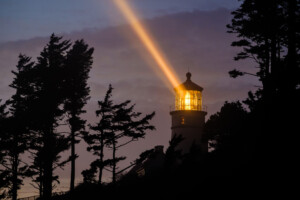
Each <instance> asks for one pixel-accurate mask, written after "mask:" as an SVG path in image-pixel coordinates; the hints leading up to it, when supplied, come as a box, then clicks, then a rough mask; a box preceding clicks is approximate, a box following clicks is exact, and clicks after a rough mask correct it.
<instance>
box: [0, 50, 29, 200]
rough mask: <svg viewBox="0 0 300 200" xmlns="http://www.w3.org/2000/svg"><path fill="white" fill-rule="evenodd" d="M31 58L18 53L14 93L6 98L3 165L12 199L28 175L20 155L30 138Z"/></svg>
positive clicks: (14, 199) (26, 167) (13, 83)
mask: <svg viewBox="0 0 300 200" xmlns="http://www.w3.org/2000/svg"><path fill="white" fill-rule="evenodd" d="M30 59H31V58H29V57H27V56H25V55H20V56H19V62H18V65H17V71H16V72H15V71H12V73H13V74H14V75H15V78H14V80H13V82H12V84H11V85H10V87H12V88H14V89H15V91H16V92H15V94H14V95H13V96H12V97H11V99H10V100H8V102H7V104H8V105H9V106H10V107H9V111H10V116H9V118H8V119H7V122H6V127H7V128H6V130H7V133H8V137H7V138H6V141H5V150H6V154H5V158H4V159H6V162H5V165H4V167H5V168H6V170H7V172H8V173H9V178H8V181H9V191H8V192H9V195H10V196H11V198H12V199H13V200H16V199H17V191H18V189H19V188H20V185H22V182H23V178H24V177H26V176H28V175H29V174H28V165H27V164H26V163H25V162H23V161H22V160H21V155H22V154H23V153H24V152H25V151H26V150H27V149H28V147H29V146H28V141H29V139H30V134H29V129H28V125H27V124H28V118H27V115H28V114H29V108H28V94H29V91H30V86H29V85H28V83H29V82H28V81H29V79H28V74H29V73H30V70H31V69H32V67H33V65H34V63H33V62H31V61H30Z"/></svg>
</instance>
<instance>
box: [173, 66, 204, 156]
mask: <svg viewBox="0 0 300 200" xmlns="http://www.w3.org/2000/svg"><path fill="white" fill-rule="evenodd" d="M191 77H192V74H191V73H190V72H188V73H187V74H186V78H187V79H186V81H185V82H184V83H182V84H181V85H179V86H177V87H176V88H174V90H175V107H174V108H173V109H172V111H171V112H170V114H171V117H172V127H171V129H172V138H173V137H174V136H175V135H177V136H179V135H181V136H182V137H183V139H184V140H183V141H182V142H181V143H180V144H179V145H178V147H177V148H178V149H181V150H182V152H183V153H188V152H189V151H190V149H191V147H192V145H197V146H199V147H200V148H201V150H202V152H207V148H208V144H207V141H206V140H205V138H204V137H203V126H204V122H205V115H206V114H207V112H206V111H205V110H206V109H204V106H203V105H202V91H203V88H202V87H200V86H199V85H197V84H195V83H194V82H192V80H191Z"/></svg>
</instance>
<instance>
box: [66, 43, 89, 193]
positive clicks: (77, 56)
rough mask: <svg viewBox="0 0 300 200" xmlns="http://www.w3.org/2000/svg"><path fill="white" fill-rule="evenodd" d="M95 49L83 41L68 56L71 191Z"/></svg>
mask: <svg viewBox="0 0 300 200" xmlns="http://www.w3.org/2000/svg"><path fill="white" fill-rule="evenodd" d="M93 51H94V49H93V48H89V47H88V45H87V44H85V42H84V41H83V40H79V41H75V44H74V45H73V47H72V49H71V50H70V51H69V52H68V54H67V60H66V68H65V76H66V82H65V94H66V95H67V99H66V101H65V102H64V109H65V111H66V112H67V116H68V124H69V126H70V130H71V134H70V139H71V156H70V158H71V180H70V191H71V193H72V191H73V190H74V182H75V159H76V158H77V157H78V156H77V155H76V154H75V144H76V143H78V142H79V140H76V137H77V136H78V135H79V134H80V131H81V130H84V128H85V123H86V121H85V120H83V119H81V118H80V115H81V114H82V113H85V112H86V111H85V110H84V109H83V107H84V105H85V104H86V103H87V100H88V99H89V92H90V88H89V87H88V86H87V79H88V78H89V71H90V69H91V66H92V63H93V61H92V54H93Z"/></svg>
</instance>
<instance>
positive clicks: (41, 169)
mask: <svg viewBox="0 0 300 200" xmlns="http://www.w3.org/2000/svg"><path fill="white" fill-rule="evenodd" d="M39 168H40V171H39V173H40V174H39V176H40V185H39V192H40V198H41V199H43V168H42V167H41V166H40V167H39Z"/></svg>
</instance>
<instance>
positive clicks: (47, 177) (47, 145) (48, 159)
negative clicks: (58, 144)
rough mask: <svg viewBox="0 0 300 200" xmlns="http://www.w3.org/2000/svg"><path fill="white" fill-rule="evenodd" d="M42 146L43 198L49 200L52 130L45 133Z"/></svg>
mask: <svg viewBox="0 0 300 200" xmlns="http://www.w3.org/2000/svg"><path fill="white" fill-rule="evenodd" d="M46 134H47V135H46V137H45V141H44V148H45V151H44V152H45V155H44V156H46V157H45V158H44V164H45V165H44V169H43V171H44V174H43V175H44V176H43V177H44V180H43V200H50V199H51V196H52V173H53V168H52V165H53V151H52V148H53V131H50V132H48V133H46Z"/></svg>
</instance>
